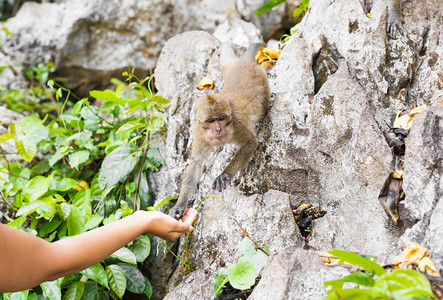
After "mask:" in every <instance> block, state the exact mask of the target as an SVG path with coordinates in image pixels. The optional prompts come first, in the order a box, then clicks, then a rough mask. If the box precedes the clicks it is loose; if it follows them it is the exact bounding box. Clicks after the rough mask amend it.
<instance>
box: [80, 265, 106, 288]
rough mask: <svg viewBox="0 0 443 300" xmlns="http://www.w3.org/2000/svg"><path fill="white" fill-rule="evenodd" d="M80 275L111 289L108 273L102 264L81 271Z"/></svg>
mask: <svg viewBox="0 0 443 300" xmlns="http://www.w3.org/2000/svg"><path fill="white" fill-rule="evenodd" d="M80 273H81V274H83V275H85V276H86V277H88V278H89V279H92V280H94V281H97V282H98V283H100V284H101V285H102V286H105V287H107V288H109V285H108V277H107V275H106V271H105V269H104V268H103V266H102V265H101V264H100V263H98V264H96V265H93V266H92V267H89V268H87V269H85V270H83V271H81V272H80Z"/></svg>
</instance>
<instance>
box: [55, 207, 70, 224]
mask: <svg viewBox="0 0 443 300" xmlns="http://www.w3.org/2000/svg"><path fill="white" fill-rule="evenodd" d="M57 211H58V214H59V215H60V216H61V217H62V219H63V220H65V221H66V220H67V219H68V217H69V214H70V213H71V206H70V205H69V204H68V203H66V202H63V203H61V204H60V205H59V206H58V209H57Z"/></svg>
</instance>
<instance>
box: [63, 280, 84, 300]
mask: <svg viewBox="0 0 443 300" xmlns="http://www.w3.org/2000/svg"><path fill="white" fill-rule="evenodd" d="M84 291H85V283H84V282H81V281H76V282H73V283H71V284H70V285H69V287H68V290H67V291H66V293H65V294H64V295H63V300H80V299H81V298H82V296H83V292H84Z"/></svg>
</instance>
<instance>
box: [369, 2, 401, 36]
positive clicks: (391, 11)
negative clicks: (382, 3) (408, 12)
mask: <svg viewBox="0 0 443 300" xmlns="http://www.w3.org/2000/svg"><path fill="white" fill-rule="evenodd" d="M402 1H404V0H387V7H388V24H387V26H386V33H387V34H388V36H389V37H390V38H391V39H394V40H395V39H398V38H399V37H400V34H401V35H404V33H403V23H404V22H405V21H404V18H403V14H402V11H401V10H402ZM372 4H373V0H363V10H364V11H365V13H367V14H368V13H370V12H371V9H372Z"/></svg>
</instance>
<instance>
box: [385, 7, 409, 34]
mask: <svg viewBox="0 0 443 300" xmlns="http://www.w3.org/2000/svg"><path fill="white" fill-rule="evenodd" d="M402 1H403V0H388V26H387V29H386V31H387V33H388V35H389V37H390V38H391V39H394V40H396V39H398V38H399V37H400V35H404V33H403V23H404V22H405V21H404V17H403V14H402V12H401V8H402V5H401V4H402Z"/></svg>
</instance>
